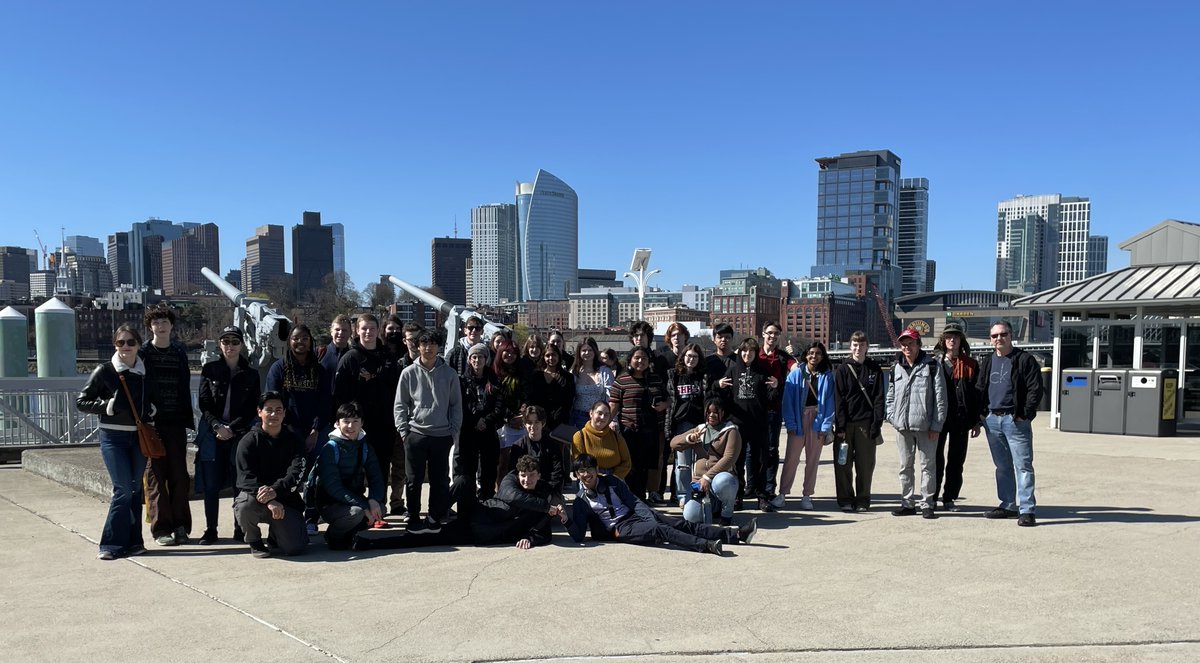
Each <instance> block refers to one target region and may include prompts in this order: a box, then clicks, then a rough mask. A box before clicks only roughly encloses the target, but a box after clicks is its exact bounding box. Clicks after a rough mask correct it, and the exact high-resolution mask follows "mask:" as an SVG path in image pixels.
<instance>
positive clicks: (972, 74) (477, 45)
mask: <svg viewBox="0 0 1200 663" xmlns="http://www.w3.org/2000/svg"><path fill="white" fill-rule="evenodd" d="M64 6H66V7H68V8H67V9H63V7H64ZM235 7H236V11H237V14H238V16H239V20H238V21H236V22H233V23H232V24H231V23H230V22H229V21H228V20H227V18H228V15H229V12H231V11H233V10H234V8H235ZM1080 7H1082V5H1079V6H1075V5H1074V4H1072V3H1061V4H1059V3H1056V4H1055V5H1053V6H1043V5H1041V4H1036V5H1035V4H1032V3H1027V4H1022V3H1018V4H1017V5H1015V6H1013V5H1009V6H1005V7H981V6H960V5H945V6H942V7H941V9H940V10H939V11H937V12H931V13H914V12H911V11H908V10H906V9H905V8H903V7H890V6H881V7H876V8H875V9H873V10H872V12H870V13H869V14H864V15H859V14H858V13H855V12H853V11H851V10H838V9H835V8H827V7H823V6H818V5H811V6H810V5H801V6H785V7H762V8H757V9H756V10H755V11H750V12H745V13H742V14H738V15H731V14H730V13H729V12H728V11H727V10H725V9H723V8H721V7H720V6H718V5H705V4H697V5H693V6H689V8H688V11H684V12H680V11H679V10H678V9H675V8H669V7H648V8H644V9H645V12H644V14H643V15H641V16H640V18H639V21H638V22H637V23H636V24H632V25H631V24H629V23H628V22H626V21H625V20H624V19H623V18H622V14H623V12H619V11H611V10H606V9H604V8H599V7H574V6H558V5H530V6H525V7H517V8H500V7H492V6H488V5H479V6H473V9H472V11H470V12H466V13H465V17H464V15H463V14H464V13H463V12H458V11H454V10H453V8H440V7H404V8H389V7H380V8H368V9H365V10H363V11H361V12H358V13H354V14H352V13H350V12H346V11H339V10H338V9H337V8H328V7H321V6H316V5H309V4H304V3H301V4H298V5H296V6H295V7H289V9H288V10H287V11H284V10H282V9H279V8H274V7H270V6H251V7H245V6H240V5H238V6H235V5H225V4H222V3H215V4H213V5H211V6H206V7H204V8H201V9H192V10H187V9H184V8H176V7H156V9H155V11H153V12H145V11H140V10H138V9H137V8H136V7H131V6H128V5H127V6H121V7H116V8H106V9H101V8H98V7H94V6H91V5H89V4H87V3H66V5H60V6H56V7H43V6H38V5H28V6H16V7H13V8H10V9H9V10H8V11H7V12H6V19H7V20H6V21H5V24H4V25H3V26H0V36H3V37H4V39H3V40H0V49H2V50H0V53H3V54H4V55H5V56H7V61H10V62H20V63H25V64H22V66H19V67H11V68H7V69H6V70H5V71H4V72H2V73H0V82H3V83H4V84H5V86H6V90H7V91H9V92H10V95H11V97H10V98H12V99H15V100H19V102H18V103H14V104H9V105H6V107H5V108H3V109H0V119H2V120H3V121H4V122H5V123H6V125H7V126H12V127H19V128H20V129H21V131H17V132H14V133H13V135H12V136H11V137H10V138H11V139H10V140H9V141H7V143H6V158H5V159H4V160H3V161H2V162H0V181H4V182H5V183H6V185H7V188H8V191H7V192H6V195H5V196H0V216H2V217H3V218H4V219H5V221H6V223H5V228H6V230H5V231H4V233H3V239H2V240H0V244H5V245H18V246H27V247H34V246H36V244H35V240H34V238H33V237H32V229H33V228H36V229H38V230H39V231H40V232H41V235H42V236H43V237H46V238H49V237H56V236H58V234H59V233H58V228H60V227H66V228H67V233H68V234H71V235H87V236H92V237H97V238H100V239H101V240H102V241H103V240H104V239H106V238H107V236H108V235H109V234H113V233H114V232H115V231H121V230H123V229H125V228H129V227H130V225H131V224H132V223H134V222H140V221H143V220H145V219H147V218H148V217H162V218H168V219H172V220H180V221H188V222H194V223H205V222H215V223H217V224H218V225H219V226H220V227H221V231H222V232H221V244H222V246H221V253H222V255H223V257H224V258H225V259H224V260H223V261H222V265H221V268H222V269H221V271H222V272H223V273H224V272H225V271H228V270H230V269H235V268H237V266H238V263H237V260H236V258H237V257H240V256H241V254H242V252H243V251H244V241H245V238H246V237H248V236H250V235H251V234H252V233H253V230H254V228H257V227H259V226H262V225H267V224H278V225H284V226H287V227H290V226H291V225H293V224H294V223H295V221H294V220H295V219H296V218H297V217H298V216H299V213H300V212H301V211H302V210H320V211H322V212H323V213H324V215H325V218H326V219H328V220H329V221H335V222H340V223H342V224H344V225H345V233H346V246H345V249H346V264H347V266H348V267H347V271H348V272H349V275H350V277H351V279H352V280H353V281H354V283H355V285H356V286H358V287H359V288H362V287H364V286H365V285H367V284H368V283H369V282H371V281H374V280H375V279H377V278H378V275H379V274H381V273H387V274H396V275H398V276H401V277H404V278H406V279H408V280H412V281H414V282H417V281H420V282H427V281H429V279H430V274H429V273H428V268H427V267H425V266H426V265H428V257H427V248H426V242H427V241H428V239H429V238H431V237H434V236H446V235H450V234H452V232H453V226H454V222H455V218H456V217H457V220H458V223H459V225H460V226H462V225H464V220H465V219H467V218H468V215H469V214H470V210H471V209H472V208H474V207H478V206H480V205H486V204H488V203H492V202H507V201H508V200H510V197H509V196H510V195H511V189H510V188H509V187H510V186H511V183H512V182H513V181H514V180H523V179H525V178H527V177H528V176H529V173H533V172H536V170H537V169H539V168H544V169H546V170H548V171H550V172H553V173H555V174H556V175H558V176H559V177H561V178H562V179H563V180H564V181H566V182H569V183H570V184H571V187H572V188H574V189H575V190H576V191H577V192H578V194H579V200H580V207H579V243H578V246H579V264H580V265H583V266H587V267H594V268H602V267H603V268H615V269H618V270H619V271H623V270H622V268H623V267H624V266H625V265H626V264H627V262H628V256H629V255H630V254H631V253H632V250H633V249H634V248H636V247H639V246H650V247H652V248H654V258H653V260H652V263H653V265H652V266H653V267H654V268H658V269H662V270H663V272H662V274H660V275H659V276H658V277H657V278H656V279H655V281H654V282H653V283H654V285H658V286H660V287H663V288H667V289H676V288H678V287H679V286H681V285H682V284H685V283H698V284H701V285H711V284H713V283H714V282H715V279H714V277H713V275H714V274H715V273H716V271H717V269H719V268H722V267H729V266H738V265H741V266H744V267H747V268H754V267H758V266H766V267H768V268H769V269H771V270H772V271H773V272H774V273H776V274H778V275H780V277H786V278H794V277H800V276H803V275H804V274H806V273H808V270H809V268H810V267H811V266H812V265H814V264H816V262H817V261H816V248H817V246H816V244H815V239H814V237H815V233H816V227H817V219H816V217H815V214H814V210H815V209H816V208H817V205H816V199H817V187H816V184H815V182H814V180H815V178H814V176H813V174H814V172H816V168H815V166H814V165H813V162H812V160H813V159H815V158H819V157H821V156H823V155H829V154H841V153H848V152H854V151H860V150H890V151H892V152H894V153H896V154H898V155H900V156H901V157H902V158H903V159H904V173H905V174H909V175H915V176H919V177H923V178H927V179H928V180H929V182H930V183H931V190H930V195H929V210H928V217H929V228H928V231H929V238H930V244H929V250H928V252H927V258H928V259H930V260H934V261H936V262H937V263H938V267H937V270H938V282H937V286H938V287H939V288H940V289H956V288H960V287H961V288H989V287H991V286H992V283H993V282H994V279H993V278H992V277H993V275H992V274H989V273H987V272H988V271H990V270H980V269H978V265H979V264H980V263H982V262H984V261H991V260H993V259H994V255H993V253H994V250H995V247H994V242H993V241H990V240H988V239H987V237H989V236H992V237H994V232H995V231H994V229H995V226H994V225H993V224H994V223H995V217H994V216H993V215H994V214H995V213H996V204H997V202H998V201H1001V200H1005V199H1008V198H1012V197H1013V196H1015V195H1018V194H1022V193H1024V194H1042V193H1051V192H1061V193H1063V194H1064V195H1067V194H1069V195H1079V196H1087V197H1089V198H1090V200H1091V203H1092V206H1093V207H1094V209H1093V210H1092V212H1093V213H1092V219H1091V226H1092V228H1091V232H1092V233H1093V234H1096V235H1107V236H1109V237H1110V238H1111V239H1112V241H1111V242H1110V243H1109V246H1108V255H1109V266H1110V267H1111V268H1115V267H1119V266H1120V265H1121V264H1123V261H1124V260H1125V257H1124V255H1123V254H1122V253H1121V252H1120V251H1118V250H1117V248H1116V243H1117V242H1120V241H1122V240H1124V239H1125V237H1124V232H1123V229H1125V228H1141V227H1147V226H1150V225H1153V224H1155V223H1157V222H1159V221H1161V220H1162V219H1164V218H1179V219H1196V218H1197V216H1200V215H1198V214H1197V213H1196V210H1197V209H1200V193H1197V192H1196V190H1195V187H1193V186H1191V183H1190V179H1189V178H1188V177H1187V172H1189V170H1190V169H1189V168H1188V166H1189V165H1190V163H1189V156H1188V155H1189V154H1190V153H1191V152H1192V151H1193V148H1194V146H1195V144H1196V142H1197V138H1198V135H1197V130H1196V128H1194V126H1193V124H1192V122H1191V120H1190V117H1189V113H1188V109H1190V108H1194V107H1195V105H1196V100H1197V94H1198V93H1197V91H1196V90H1195V89H1194V88H1193V86H1187V85H1181V84H1179V80H1180V74H1181V73H1182V72H1186V71H1188V70H1189V69H1190V65H1187V62H1192V61H1194V60H1195V58H1194V56H1192V55H1191V54H1190V52H1189V51H1188V49H1187V47H1186V43H1188V41H1189V39H1188V37H1189V35H1188V33H1187V31H1186V26H1187V25H1189V24H1190V23H1191V21H1189V20H1188V19H1187V15H1192V16H1194V15H1195V14H1196V11H1197V10H1195V9H1194V8H1192V7H1190V6H1181V7H1170V8H1168V7H1163V6H1150V7H1147V8H1143V9H1141V10H1139V12H1138V13H1137V14H1136V15H1134V16H1127V15H1124V14H1118V13H1117V12H1115V10H1110V11H1105V10H1104V9H1102V8H1101V9H1097V8H1095V7H1092V6H1090V5H1089V6H1088V7H1089V11H1079V8H1080ZM1034 9H1036V10H1037V12H1038V16H1039V19H1040V20H1039V21H1038V22H1036V23H1030V22H1028V21H1027V20H1025V19H1024V18H1022V14H1024V13H1027V12H1028V11H1033V10H1034ZM185 17H186V18H187V20H183V18H185ZM681 23H682V24H683V25H686V26H687V27H688V30H685V31H680V30H677V29H676V28H677V27H678V25H680V24H681ZM560 25H574V26H580V27H577V28H576V29H573V30H571V31H567V32H561V31H557V30H556V26H560ZM851 25H853V26H854V30H855V34H857V35H859V36H860V37H861V38H862V39H863V40H864V41H877V42H879V43H891V42H895V40H896V38H897V36H898V35H904V39H902V40H901V42H900V43H902V44H903V49H902V50H901V51H900V52H899V53H900V54H899V56H892V58H891V59H893V60H896V59H897V58H898V60H899V62H900V64H917V63H920V64H922V65H923V67H922V74H921V76H908V75H906V76H901V75H900V74H897V73H891V71H894V70H896V69H897V68H896V67H895V66H888V67H884V66H881V62H880V60H879V58H878V56H877V54H875V53H873V52H871V49H862V50H860V51H857V52H847V51H846V50H845V49H842V48H841V46H842V45H843V43H844V42H843V40H842V38H840V37H837V36H836V34H837V33H838V32H839V29H840V28H848V27H849V26H851ZM1064 25H1070V26H1071V29H1070V30H1063V29H1062V26H1064ZM418 26H420V27H419V28H418ZM517 26H519V28H520V30H522V31H525V32H537V33H538V34H540V35H542V36H543V38H539V39H538V40H530V41H527V42H526V41H521V40H517V41H515V42H513V43H506V44H503V45H500V46H497V45H496V44H495V43H494V42H493V41H492V40H490V39H486V37H487V36H488V35H492V34H495V33H496V31H498V30H499V31H504V30H513V29H516V28H517ZM1014 30H1015V31H1019V32H1020V34H1022V35H1023V38H1025V39H1029V40H1032V41H1034V42H1039V41H1040V42H1044V43H1054V44H1055V45H1056V48H1054V49H1051V50H1049V51H1046V50H1044V49H1038V50H1037V51H1036V52H1034V51H1026V50H1022V49H1016V50H1013V49H999V48H996V47H995V44H997V43H1002V42H1003V40H1004V39H1005V38H1006V37H1007V36H1008V35H1010V34H1011V33H1012V32H1013V31H1014ZM159 32H162V33H163V34H168V35H169V36H170V39H168V40H166V41H165V43H164V45H163V48H165V49H166V51H165V52H164V54H163V55H164V57H156V58H150V57H146V55H145V52H144V50H143V49H141V48H140V47H139V46H138V43H139V35H144V34H151V33H159ZM685 33H686V34H685ZM296 34H311V35H314V36H316V35H319V37H320V39H319V41H320V43H321V44H322V47H321V48H312V47H311V44H312V43H314V42H310V41H307V40H296V39H294V35H296ZM449 34H454V35H455V39H453V40H447V39H445V36H446V35H449ZM217 35H221V37H222V39H223V41H227V42H228V43H229V44H230V47H229V48H227V49H221V50H219V51H216V52H214V51H212V49H210V48H205V47H204V45H205V44H208V43H211V40H212V39H213V38H214V37H215V36H217ZM614 35H615V36H617V37H618V41H619V43H620V45H621V48H619V49H613V48H612V47H611V46H612V38H613V36H614ZM718 35H719V36H720V40H719V43H720V46H718V47H716V48H714V47H713V46H712V44H713V43H714V42H713V39H712V38H714V37H716V36H718ZM697 37H701V38H699V39H698V38H697ZM705 37H707V38H705ZM314 38H315V37H314ZM1099 44H1105V47H1104V48H1097V45H1099ZM534 62H536V63H538V69H537V70H536V71H537V76H536V78H535V79H533V80H536V82H537V85H534V86H532V87H528V86H525V85H523V84H522V78H521V77H516V78H514V77H513V76H512V75H511V74H512V72H513V71H522V70H525V69H528V67H529V66H530V65H531V63H534ZM630 72H635V73H632V74H631V73H630ZM863 80H870V81H871V87H870V91H869V93H868V92H865V91H864V92H861V93H860V92H858V91H857V89H858V88H857V87H856V85H855V84H853V83H852V82H853V81H863ZM380 82H383V84H382V85H381V84H380ZM717 83H719V86H718V85H717ZM151 84H152V85H153V86H154V87H155V89H156V93H155V95H153V97H152V98H151V97H146V95H145V94H144V92H145V90H146V89H148V86H149V85H151ZM1067 86H1070V87H1071V89H1076V90H1081V91H1083V92H1081V93H1082V94H1085V95H1086V96H1087V97H1088V98H1089V99H1090V102H1089V104H1088V105H1087V108H1086V109H1084V108H1083V107H1082V106H1080V105H1079V104H1046V103H1039V100H1044V99H1053V98H1059V97H1060V96H1061V95H1062V92H1063V90H1064V89H1066V87H1067ZM297 89H304V90H307V91H311V93H306V94H305V96H304V100H305V101H304V103H302V104H301V103H296V90H297ZM518 90H519V91H520V94H519V95H518V94H517V91H518ZM830 90H836V92H831V91H830ZM468 92H469V93H470V94H471V95H477V94H486V95H488V96H489V97H490V98H493V99H500V98H505V97H514V96H519V97H520V99H521V102H520V103H518V104H502V103H489V104H464V103H461V101H462V99H464V98H466V95H467V94H468ZM827 97H829V98H837V99H839V100H840V99H843V98H845V99H853V100H854V103H837V104H831V103H824V100H825V99H826V98H827ZM906 99H922V100H925V101H923V102H920V103H909V102H902V101H901V100H906ZM234 100H236V103H234ZM82 108H86V109H87V111H86V112H83V111H80V110H79V109H82ZM481 154H486V155H487V158H483V159H479V158H475V157H476V156H477V155H481ZM147 155H153V158H146V157H147ZM1145 164H1154V169H1153V171H1151V170H1150V169H1148V168H1146V167H1145ZM397 231H402V232H397ZM414 231H418V232H417V236H418V237H419V238H420V239H419V240H416V241H411V242H401V241H398V240H394V241H393V240H391V238H392V237H405V236H411V235H412V233H413V232H414ZM728 233H733V234H735V236H736V235H737V234H739V233H741V234H743V236H742V237H738V239H740V240H741V241H740V242H737V241H735V242H719V243H718V245H719V246H720V247H721V251H720V260H719V262H716V263H714V262H713V261H712V260H711V259H708V260H696V256H697V254H698V252H700V251H701V250H702V248H703V247H705V246H708V245H710V244H711V243H712V242H713V241H714V239H715V238H717V237H720V236H721V235H722V234H728ZM26 234H28V235H29V236H26ZM771 235H774V237H773V238H771V239H770V241H767V238H769V237H770V236H771ZM459 236H460V237H464V236H465V234H464V233H461V232H460V234H459ZM675 237H679V238H680V239H678V240H676V239H674V238H675ZM963 237H968V238H977V239H978V241H977V242H974V243H972V244H971V245H970V246H969V250H964V247H963V246H962V238H963ZM381 238H383V239H385V240H386V244H385V245H384V246H382V247H381V246H380V244H381ZM291 250H292V248H291V247H290V246H289V247H288V251H289V256H290V253H291Z"/></svg>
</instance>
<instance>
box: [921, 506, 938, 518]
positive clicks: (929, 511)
mask: <svg viewBox="0 0 1200 663" xmlns="http://www.w3.org/2000/svg"><path fill="white" fill-rule="evenodd" d="M921 517H922V518H924V519H925V520H934V519H936V518H937V514H936V513H934V512H933V507H928V506H927V507H925V508H924V509H921Z"/></svg>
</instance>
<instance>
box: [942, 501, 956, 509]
mask: <svg viewBox="0 0 1200 663" xmlns="http://www.w3.org/2000/svg"><path fill="white" fill-rule="evenodd" d="M942 508H944V509H945V510H947V511H958V507H957V506H955V504H954V500H942Z"/></svg>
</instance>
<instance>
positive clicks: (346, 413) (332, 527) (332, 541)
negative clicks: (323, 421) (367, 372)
mask: <svg viewBox="0 0 1200 663" xmlns="http://www.w3.org/2000/svg"><path fill="white" fill-rule="evenodd" d="M365 437H366V434H365V433H363V430H362V410H361V409H359V407H358V403H356V402H354V401H350V402H349V403H343V404H342V405H340V406H339V407H338V410H337V421H336V422H335V424H334V431H333V432H332V433H330V435H329V441H328V442H326V443H325V444H324V446H322V447H321V451H320V455H319V456H317V467H316V469H315V471H314V472H313V477H314V479H315V481H316V486H315V490H313V491H312V493H313V494H314V495H315V496H316V498H317V503H316V505H315V506H316V507H317V509H318V511H319V512H320V514H321V519H322V520H324V521H325V522H327V523H329V528H328V529H327V530H326V531H325V542H326V543H328V544H329V547H330V549H332V550H345V549H347V548H349V547H350V544H351V543H352V541H353V539H354V535H355V534H356V533H358V532H359V531H361V530H364V529H366V528H367V527H369V526H371V525H372V524H376V523H382V521H383V509H382V507H381V506H380V502H381V501H382V500H383V495H384V492H385V490H386V485H385V484H384V483H383V473H382V471H381V470H380V469H379V460H378V459H377V458H376V457H375V450H374V449H372V448H371V446H370V445H369V444H367V443H366V442H365V440H364V439H363V438H365ZM364 493H366V494H365V495H364Z"/></svg>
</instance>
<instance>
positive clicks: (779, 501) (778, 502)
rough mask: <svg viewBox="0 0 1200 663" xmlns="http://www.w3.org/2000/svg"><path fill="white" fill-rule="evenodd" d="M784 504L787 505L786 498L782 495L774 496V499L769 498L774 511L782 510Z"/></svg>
mask: <svg viewBox="0 0 1200 663" xmlns="http://www.w3.org/2000/svg"><path fill="white" fill-rule="evenodd" d="M785 504H787V498H785V497H784V496H783V495H776V496H775V497H773V498H771V506H773V507H775V508H776V509H782V508H783V507H784V505H785Z"/></svg>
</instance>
